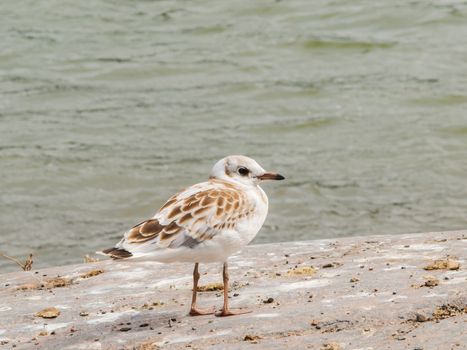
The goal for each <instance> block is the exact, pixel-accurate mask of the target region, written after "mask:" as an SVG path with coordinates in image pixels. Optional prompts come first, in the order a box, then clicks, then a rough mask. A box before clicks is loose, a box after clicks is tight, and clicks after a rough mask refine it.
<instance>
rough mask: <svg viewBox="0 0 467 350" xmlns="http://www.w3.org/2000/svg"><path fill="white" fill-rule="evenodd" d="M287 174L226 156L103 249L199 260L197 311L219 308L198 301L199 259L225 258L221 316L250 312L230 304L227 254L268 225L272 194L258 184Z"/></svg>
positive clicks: (195, 275) (135, 255)
mask: <svg viewBox="0 0 467 350" xmlns="http://www.w3.org/2000/svg"><path fill="white" fill-rule="evenodd" d="M283 179H284V177H283V176H282V175H279V174H276V173H272V172H266V171H265V170H264V169H263V168H262V167H261V166H260V165H259V164H258V163H256V161H254V160H253V159H251V158H248V157H245V156H229V157H226V158H224V159H221V160H220V161H218V162H217V163H216V164H215V165H214V167H213V168H212V171H211V176H210V177H209V180H208V181H207V182H202V183H199V184H196V185H193V186H191V187H188V188H187V189H185V190H182V191H181V192H179V193H177V194H176V195H174V196H172V197H171V198H170V199H169V200H168V201H167V202H166V203H165V204H164V205H163V206H162V208H160V209H159V211H158V212H157V213H156V214H155V215H154V216H153V218H152V219H149V220H146V221H143V222H142V223H140V224H138V225H136V226H134V227H133V228H132V229H130V230H129V231H128V232H126V233H125V235H124V237H123V238H122V240H121V241H120V242H118V243H117V245H116V246H115V247H113V248H110V249H106V250H104V251H103V252H102V253H104V254H106V255H109V256H110V257H112V258H114V259H125V258H139V257H142V258H144V259H148V260H155V261H159V262H164V263H170V262H193V263H195V267H194V270H193V296H192V302H191V309H190V315H193V316H195V315H207V314H212V313H214V311H215V310H214V309H209V310H203V309H199V308H198V307H197V306H196V293H197V289H198V280H199V277H200V275H199V273H198V265H199V263H200V262H202V263H209V262H223V263H224V267H223V282H224V305H223V308H222V311H221V312H220V313H218V314H217V315H218V316H230V315H237V314H242V313H247V312H249V311H246V310H241V309H238V310H232V309H230V308H229V303H228V301H229V299H228V290H229V274H228V271H227V269H228V266H227V258H228V257H229V256H230V255H232V254H233V253H235V252H237V251H239V250H240V249H242V248H243V247H244V246H246V245H247V244H248V243H249V242H250V241H251V240H252V239H253V238H254V237H255V236H256V234H257V233H258V231H259V230H260V229H261V226H263V223H264V220H265V219H266V215H267V213H268V197H267V196H266V194H265V193H264V191H263V190H262V189H261V187H259V184H260V183H261V182H262V181H264V180H283Z"/></svg>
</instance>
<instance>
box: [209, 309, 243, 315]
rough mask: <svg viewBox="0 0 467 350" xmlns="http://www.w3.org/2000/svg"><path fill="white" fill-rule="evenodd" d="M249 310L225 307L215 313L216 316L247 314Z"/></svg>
mask: <svg viewBox="0 0 467 350" xmlns="http://www.w3.org/2000/svg"><path fill="white" fill-rule="evenodd" d="M250 312H251V310H247V309H227V310H224V309H222V311H220V312H218V313H216V316H218V317H225V316H235V315H243V314H249V313H250Z"/></svg>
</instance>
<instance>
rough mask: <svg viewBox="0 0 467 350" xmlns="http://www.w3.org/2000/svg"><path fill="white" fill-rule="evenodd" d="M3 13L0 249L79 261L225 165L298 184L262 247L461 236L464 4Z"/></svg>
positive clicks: (143, 4) (147, 6)
mask: <svg viewBox="0 0 467 350" xmlns="http://www.w3.org/2000/svg"><path fill="white" fill-rule="evenodd" d="M0 14H1V21H0V251H3V252H6V253H8V254H10V255H14V256H19V257H23V256H25V255H26V254H27V253H29V252H33V253H34V254H35V256H36V257H35V266H36V267H39V266H47V265H55V264H66V263H74V262H80V261H82V257H83V256H84V255H85V254H87V253H91V252H94V251H95V250H98V249H101V248H106V247H108V246H109V245H111V244H113V243H114V242H116V241H117V240H118V239H119V238H120V236H121V234H122V232H123V231H124V230H125V229H126V228H128V227H130V226H132V225H133V224H135V223H138V222H139V221H141V220H143V219H145V218H148V217H150V216H151V215H152V214H153V213H154V210H155V209H156V208H158V207H159V206H160V205H161V204H162V203H163V202H164V200H165V199H167V198H168V196H170V195H171V194H172V193H173V192H175V191H177V190H178V189H180V188H183V187H185V186H186V185H189V184H192V183H195V182H199V181H203V180H204V179H206V177H207V176H208V173H209V170H210V168H211V166H212V164H213V163H214V162H215V161H216V160H218V159H220V158H222V157H224V156H225V155H228V154H245V155H249V156H251V157H253V158H255V159H257V160H258V161H259V162H260V163H261V164H262V165H263V166H264V167H265V168H268V169H271V170H277V171H279V172H280V173H283V174H284V175H285V176H286V177H287V181H284V182H281V183H274V184H272V183H271V184H268V185H266V186H265V190H266V192H267V193H268V195H269V197H270V214H269V217H268V219H267V222H266V225H265V227H264V228H263V230H262V231H261V232H260V234H259V235H258V237H257V238H256V240H255V242H275V241H285V240H300V239H313V238H322V237H338V236H348V235H367V234H383V233H387V234H389V233H394V234H396V233H405V232H421V231H430V230H447V229H458V228H466V227H467V3H466V2H465V1H449V0H447V1H441V0H440V1H428V0H423V1H406V0H403V1H402V0H385V1H373V0H365V1H363V0H360V1H358V0H342V1H331V0H326V1H325V0H316V1H307V0H289V1H247V0H245V1H237V0H236V1H214V0H211V1H173V0H171V1H154V2H153V1H104V0H100V1H91V2H80V1H64V0H60V1H40V2H39V1H26V0H25V1H13V0H4V1H2V2H1V4H0ZM16 269H17V268H16V267H15V266H13V265H11V263H9V262H7V261H4V260H0V271H7V270H16Z"/></svg>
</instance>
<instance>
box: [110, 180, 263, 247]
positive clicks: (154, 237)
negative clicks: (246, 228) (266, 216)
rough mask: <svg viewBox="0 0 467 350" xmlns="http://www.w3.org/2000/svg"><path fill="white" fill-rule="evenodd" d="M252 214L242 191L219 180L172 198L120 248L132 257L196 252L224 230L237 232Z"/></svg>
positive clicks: (131, 234) (250, 206) (128, 235)
mask: <svg viewBox="0 0 467 350" xmlns="http://www.w3.org/2000/svg"><path fill="white" fill-rule="evenodd" d="M253 212H254V206H252V205H251V203H250V202H249V201H248V198H247V196H246V194H245V193H244V192H243V191H242V190H241V189H239V188H236V187H235V186H233V185H231V184H228V183H226V182H223V181H219V180H215V181H209V182H205V183H202V184H199V185H195V186H193V187H190V188H188V189H186V190H184V191H182V192H180V193H178V194H177V195H175V196H173V197H172V198H170V199H169V200H168V201H167V202H166V203H165V204H164V205H163V206H162V208H161V209H160V210H159V212H157V213H156V215H155V216H154V217H153V218H152V219H150V220H147V221H144V222H142V223H140V224H138V225H136V226H134V227H133V228H132V229H131V230H129V231H128V232H127V233H126V234H125V237H124V238H123V240H122V241H121V242H120V243H119V245H117V248H123V249H125V250H127V251H129V252H132V253H138V252H140V253H149V252H151V251H152V250H157V249H162V248H169V249H171V248H178V247H183V246H184V247H190V248H193V247H194V246H196V245H198V244H200V243H202V242H204V241H207V240H210V239H212V238H213V237H215V236H216V234H218V233H220V232H221V231H222V230H225V229H235V226H236V224H237V223H238V222H239V221H240V220H242V219H244V218H247V217H249V216H250V215H252V214H253Z"/></svg>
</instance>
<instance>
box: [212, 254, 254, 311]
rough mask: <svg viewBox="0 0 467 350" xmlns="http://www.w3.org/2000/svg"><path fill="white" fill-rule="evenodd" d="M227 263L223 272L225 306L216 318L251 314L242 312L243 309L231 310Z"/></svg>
mask: <svg viewBox="0 0 467 350" xmlns="http://www.w3.org/2000/svg"><path fill="white" fill-rule="evenodd" d="M227 269H228V265H227V262H225V263H224V268H223V270H222V277H223V281H224V306H223V307H222V311H221V312H219V313H217V314H216V316H233V315H241V314H247V313H249V312H251V310H241V309H236V310H235V309H234V310H232V309H230V308H229V271H228V270H227Z"/></svg>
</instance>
